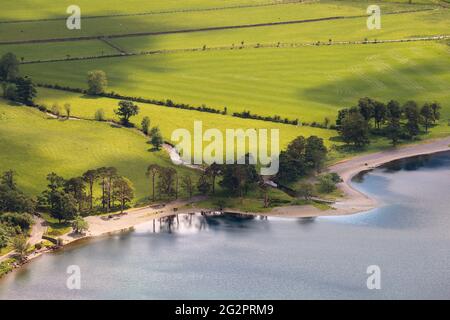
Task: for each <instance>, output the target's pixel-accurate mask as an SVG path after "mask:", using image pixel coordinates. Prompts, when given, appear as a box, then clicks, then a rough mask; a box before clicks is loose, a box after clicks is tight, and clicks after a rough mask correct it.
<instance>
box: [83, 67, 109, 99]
mask: <svg viewBox="0 0 450 320" xmlns="http://www.w3.org/2000/svg"><path fill="white" fill-rule="evenodd" d="M87 82H88V94H90V95H98V94H102V93H104V92H105V90H106V87H107V86H108V80H107V78H106V73H105V72H104V71H102V70H94V71H89V72H88V79H87Z"/></svg>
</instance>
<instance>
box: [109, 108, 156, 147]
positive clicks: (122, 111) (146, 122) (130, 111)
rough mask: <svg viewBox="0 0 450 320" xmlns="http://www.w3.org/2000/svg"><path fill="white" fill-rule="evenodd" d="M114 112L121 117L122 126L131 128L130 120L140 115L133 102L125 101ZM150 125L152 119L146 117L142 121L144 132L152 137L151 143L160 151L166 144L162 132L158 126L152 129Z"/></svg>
mask: <svg viewBox="0 0 450 320" xmlns="http://www.w3.org/2000/svg"><path fill="white" fill-rule="evenodd" d="M114 112H115V114H116V115H118V116H119V118H120V123H121V124H122V125H124V126H126V127H131V126H133V124H132V123H131V122H130V118H131V117H132V116H136V115H138V114H139V106H137V105H136V104H134V103H133V102H131V101H125V100H123V101H120V102H119V108H118V109H116V110H114ZM150 124H151V121H150V118H149V117H147V116H145V117H144V118H143V119H142V121H141V127H142V132H143V133H144V134H145V135H147V136H149V137H150V143H151V144H152V145H153V147H154V148H155V149H156V150H159V149H160V148H161V146H162V144H163V143H164V140H163V137H162V134H161V130H160V129H159V127H157V126H156V127H153V128H151V127H150Z"/></svg>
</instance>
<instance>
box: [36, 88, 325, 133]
mask: <svg viewBox="0 0 450 320" xmlns="http://www.w3.org/2000/svg"><path fill="white" fill-rule="evenodd" d="M36 86H38V87H41V88H47V89H54V90H61V91H68V92H73V93H81V94H87V93H88V92H87V90H86V89H81V88H72V87H67V86H60V85H58V84H55V85H52V84H46V83H37V84H36ZM96 96H99V97H104V98H110V99H116V100H128V101H133V102H139V103H145V104H154V105H158V106H163V107H168V108H177V109H183V110H192V111H199V112H207V113H213V114H219V115H223V116H225V115H227V114H228V111H227V107H224V108H223V110H220V109H215V108H211V107H208V106H206V105H205V104H202V105H201V106H192V105H189V104H184V103H176V102H173V101H172V100H170V99H166V100H157V99H147V98H142V97H132V96H124V95H121V94H118V93H116V92H109V93H102V94H97V95H96ZM35 106H36V107H38V108H39V107H40V106H39V105H35ZM41 107H42V106H41ZM231 116H232V117H236V118H243V119H252V120H260V121H266V122H275V123H282V124H288V125H294V126H309V127H314V128H322V129H332V130H333V129H334V128H333V127H332V126H331V127H328V126H325V125H323V124H321V123H318V122H311V123H307V122H304V123H301V122H300V121H299V119H289V118H282V117H281V116H279V115H274V116H262V115H258V114H252V113H250V111H245V110H244V111H242V112H234V113H233V114H231Z"/></svg>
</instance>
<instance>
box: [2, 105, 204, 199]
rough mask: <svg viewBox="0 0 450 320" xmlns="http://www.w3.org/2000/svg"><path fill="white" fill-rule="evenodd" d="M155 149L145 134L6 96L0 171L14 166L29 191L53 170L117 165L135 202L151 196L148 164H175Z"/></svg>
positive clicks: (67, 172) (75, 171) (76, 171)
mask: <svg viewBox="0 0 450 320" xmlns="http://www.w3.org/2000/svg"><path fill="white" fill-rule="evenodd" d="M150 148H151V146H150V145H149V144H147V139H146V138H145V137H143V136H142V135H140V134H139V133H137V132H135V131H132V130H129V129H122V128H114V127H112V126H111V125H109V124H107V123H99V122H95V121H83V120H68V121H67V120H66V121H64V120H57V119H53V118H50V117H47V116H45V115H44V114H43V113H41V112H39V111H38V110H36V109H33V108H28V107H18V106H14V105H10V104H8V103H6V102H5V101H3V100H0V149H1V150H2V155H1V157H0V171H1V172H3V171H6V170H9V169H13V170H14V171H15V172H16V173H17V182H18V184H19V187H21V188H23V190H24V191H25V192H26V193H28V194H33V195H37V194H40V193H41V192H42V191H43V190H44V189H45V187H46V185H47V182H46V176H47V174H48V173H50V172H52V171H54V172H56V173H57V174H59V175H61V176H63V177H65V178H71V177H74V176H77V175H81V174H82V173H83V172H85V171H86V170H88V169H95V168H98V167H103V166H114V167H116V168H117V169H118V171H119V173H120V174H121V175H123V176H126V177H128V178H129V179H130V180H131V181H132V182H133V184H134V187H135V189H136V199H135V200H136V201H140V200H143V198H145V197H147V196H149V194H150V191H149V190H150V182H149V180H148V179H147V178H146V177H145V171H146V169H147V166H148V165H149V164H150V163H157V164H159V165H162V166H174V165H173V164H172V162H171V161H170V159H169V157H168V155H167V154H166V153H165V152H164V151H159V152H153V151H149V149H150ZM174 167H175V166H174ZM176 169H177V170H178V171H179V172H180V174H192V175H193V174H195V173H194V172H192V171H191V170H188V169H185V168H183V167H176Z"/></svg>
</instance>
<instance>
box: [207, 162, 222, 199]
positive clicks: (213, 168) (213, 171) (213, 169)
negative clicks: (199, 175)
mask: <svg viewBox="0 0 450 320" xmlns="http://www.w3.org/2000/svg"><path fill="white" fill-rule="evenodd" d="M221 172H222V166H221V165H219V164H217V163H215V162H214V163H212V164H211V165H210V166H208V167H207V168H206V170H205V173H206V174H207V175H208V176H209V177H211V186H212V193H213V194H215V189H216V188H215V187H216V178H217V176H218V175H220V174H221Z"/></svg>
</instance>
